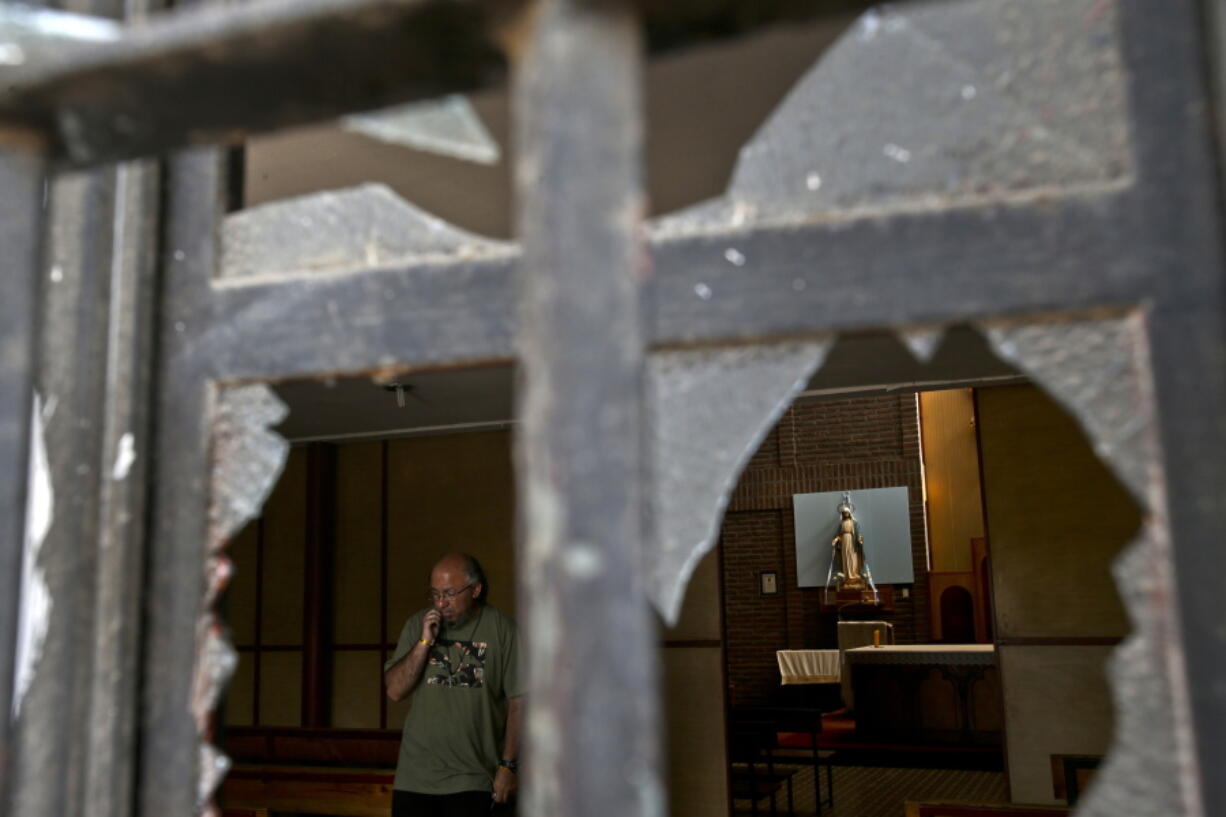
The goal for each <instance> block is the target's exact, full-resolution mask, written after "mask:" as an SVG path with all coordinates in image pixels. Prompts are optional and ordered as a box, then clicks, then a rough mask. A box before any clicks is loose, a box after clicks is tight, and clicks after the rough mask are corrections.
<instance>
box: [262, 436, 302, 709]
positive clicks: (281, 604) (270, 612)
mask: <svg viewBox="0 0 1226 817" xmlns="http://www.w3.org/2000/svg"><path fill="white" fill-rule="evenodd" d="M305 555H306V449H305V448H302V447H295V448H291V449H290V453H289V457H288V459H287V460H286V463H285V470H284V471H283V472H282V474H281V479H280V480H279V481H278V482H277V485H276V487H275V488H273V491H272V494H271V495H270V496H269V498H268V502H267V503H266V504H265V506H264V556H263V574H262V576H261V582H260V583H261V586H262V607H263V609H262V616H261V622H260V626H261V632H260V641H261V643H262V644H264V645H265V646H267V645H270V644H272V645H279V646H286V645H300V644H302V614H303V610H302V605H303V579H304V571H305V566H306V560H305ZM262 685H263V684H261V686H262Z"/></svg>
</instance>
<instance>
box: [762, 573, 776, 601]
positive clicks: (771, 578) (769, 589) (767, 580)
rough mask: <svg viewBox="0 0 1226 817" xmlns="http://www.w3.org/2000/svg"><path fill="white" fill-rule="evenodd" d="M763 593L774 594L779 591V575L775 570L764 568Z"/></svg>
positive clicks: (766, 594) (765, 594)
mask: <svg viewBox="0 0 1226 817" xmlns="http://www.w3.org/2000/svg"><path fill="white" fill-rule="evenodd" d="M760 578H761V583H762V595H764V596H773V595H775V594H776V593H778V592H779V575H778V574H777V573H776V572H775V571H773V570H763V571H762V574H761V577H760Z"/></svg>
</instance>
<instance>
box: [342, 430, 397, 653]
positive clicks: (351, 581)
mask: <svg viewBox="0 0 1226 817" xmlns="http://www.w3.org/2000/svg"><path fill="white" fill-rule="evenodd" d="M336 469H337V473H336V550H335V552H334V554H333V559H332V560H333V569H334V573H333V582H332V592H333V594H334V595H333V604H332V611H333V632H332V639H333V642H334V643H336V644H378V643H379V639H380V637H381V634H380V627H379V615H380V594H381V582H382V579H381V576H382V564H381V562H380V536H381V529H382V502H381V492H380V479H381V476H380V475H381V469H382V443H379V442H373V443H351V444H348V445H340V446H337V449H336ZM393 635H394V634H393Z"/></svg>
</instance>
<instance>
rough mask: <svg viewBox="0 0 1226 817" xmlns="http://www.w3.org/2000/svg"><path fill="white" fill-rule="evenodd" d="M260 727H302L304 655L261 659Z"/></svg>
mask: <svg viewBox="0 0 1226 817" xmlns="http://www.w3.org/2000/svg"><path fill="white" fill-rule="evenodd" d="M259 725H260V726H301V725H302V653H301V652H297V651H294V652H289V651H275V652H266V653H264V654H263V655H262V656H261V657H260V723H259Z"/></svg>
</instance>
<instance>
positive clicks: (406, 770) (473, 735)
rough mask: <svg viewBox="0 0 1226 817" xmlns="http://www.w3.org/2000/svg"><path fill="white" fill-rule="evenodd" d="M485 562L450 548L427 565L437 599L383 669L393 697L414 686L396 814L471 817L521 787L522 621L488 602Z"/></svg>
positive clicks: (413, 620) (412, 621) (411, 624)
mask: <svg viewBox="0 0 1226 817" xmlns="http://www.w3.org/2000/svg"><path fill="white" fill-rule="evenodd" d="M488 587H489V585H488V583H487V582H486V579H485V573H484V571H483V570H482V569H481V564H480V563H479V562H478V561H477V560H476V559H475V558H473V557H472V556H469V555H467V554H460V553H453V554H450V555H447V556H444V557H443V558H442V559H440V560H439V562H438V564H436V565H435V566H434V569H433V570H431V571H430V590H429V599H430V606H429V607H427V608H425V609H423V610H419V611H418V612H417V613H415V614H414V615H412V616H411V617H410V618H409V620H408V621H407V622H405V625H404V629H403V630H401V632H400V641H399V643H398V644H397V645H396V652H395V654H394V655H393V656H392V657H391V660H389V661H388V662H387V663H386V664H385V665H384V667H383V680H384V683H385V685H386V686H387V695H388V697H389V698H391V699H392V700H393V701H400V700H403V699H404V698H405V696H407V695H409V694H410V693H412V695H413V705H412V707H411V708H410V709H409V715H408V717H407V718H405V721H404V734H403V736H402V738H401V741H400V760H399V762H398V764H397V766H396V783H395V789H394V791H393V793H392V815H393V817H418V816H419V815H420V816H421V817H425V815H438V817H469V815H488V814H489V813H490V811H491V809H495V810H497V809H499V808H502V807H503V806H504V805H505V804H506V803H507V802H508V801H509V800H510V798H511V795H512V794H514V792H515V790H516V788H517V772H518V766H517V759H518V757H519V730H520V723H521V722H522V717H523V697H522V694H523V691H522V688H521V686H520V679H519V666H518V664H519V656H518V636H517V634H516V628H515V622H514V621H513V620H512V619H511V618H509V617H508V616H506V615H504V614H503V613H502V612H501V611H499V610H498V608H496V607H493V606H492V605H489V604H486V601H485V597H486V594H487V593H488V592H489V589H488Z"/></svg>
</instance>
